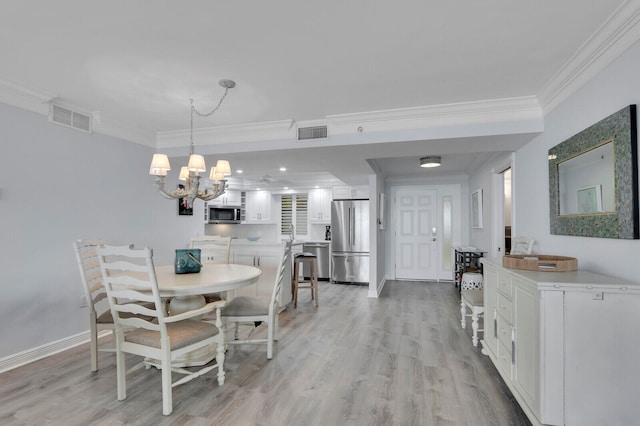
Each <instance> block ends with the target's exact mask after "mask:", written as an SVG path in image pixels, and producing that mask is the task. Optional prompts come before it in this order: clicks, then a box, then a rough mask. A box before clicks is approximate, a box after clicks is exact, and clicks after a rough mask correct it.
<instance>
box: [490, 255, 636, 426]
mask: <svg viewBox="0 0 640 426" xmlns="http://www.w3.org/2000/svg"><path fill="white" fill-rule="evenodd" d="M480 261H481V262H482V264H483V271H484V301H485V318H484V321H485V324H484V330H485V331H484V336H483V340H482V347H483V349H482V351H483V353H484V354H485V355H488V356H489V358H490V359H491V361H492V362H493V364H494V365H495V366H496V369H497V370H498V372H499V373H500V375H501V376H502V378H503V379H504V381H505V383H506V384H507V386H508V387H509V389H510V390H511V392H512V393H513V395H514V396H515V398H516V400H517V401H518V403H519V404H520V406H521V407H522V409H523V411H524V412H525V413H526V414H527V416H528V417H529V420H530V421H531V423H532V424H534V425H566V426H590V425H594V426H596V425H597V426H601V425H605V424H609V425H631V424H639V423H638V422H640V404H638V403H637V401H636V396H637V395H638V394H640V285H639V284H638V283H631V282H628V281H625V280H622V279H619V278H614V277H609V276H604V275H600V274H595V273H591V272H587V271H572V272H538V271H525V270H516V269H508V268H504V267H503V266H502V259H501V258H500V259H490V258H482V259H481V260H480Z"/></svg>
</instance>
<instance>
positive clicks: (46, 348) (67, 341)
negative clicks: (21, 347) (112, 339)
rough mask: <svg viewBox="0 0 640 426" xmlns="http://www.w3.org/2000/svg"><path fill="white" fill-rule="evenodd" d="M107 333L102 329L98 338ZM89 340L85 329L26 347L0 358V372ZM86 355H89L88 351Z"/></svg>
mask: <svg viewBox="0 0 640 426" xmlns="http://www.w3.org/2000/svg"><path fill="white" fill-rule="evenodd" d="M109 333H111V332H110V331H109V330H103V331H101V332H100V333H98V338H100V337H102V336H105V335H108V334H109ZM89 340H90V337H89V331H85V332H82V333H80V334H76V335H73V336H69V337H65V338H64V339H60V340H56V341H54V342H50V343H47V344H44V345H42V346H37V347H35V348H32V349H27V350H26V351H23V352H18V353H17V354H13V355H9V356H6V357H4V358H0V373H4V372H5V371H9V370H13V369H14V368H18V367H21V366H23V365H26V364H29V363H30V362H34V361H37V360H39V359H42V358H46V357H48V356H51V355H53V354H57V353H59V352H62V351H65V350H67V349H71V348H73V347H74V346H78V345H81V344H83V343H87V342H88V341H89ZM87 352H88V351H87ZM87 356H89V354H88V353H87Z"/></svg>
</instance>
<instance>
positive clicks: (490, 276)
mask: <svg viewBox="0 0 640 426" xmlns="http://www.w3.org/2000/svg"><path fill="white" fill-rule="evenodd" d="M497 284H498V271H497V270H496V269H495V268H493V267H491V266H488V265H485V266H484V333H483V339H484V343H483V348H486V349H487V350H489V351H491V354H492V355H495V354H496V351H497V346H496V345H497V337H498V334H497V333H498V330H497V312H496V301H497V297H498V296H497Z"/></svg>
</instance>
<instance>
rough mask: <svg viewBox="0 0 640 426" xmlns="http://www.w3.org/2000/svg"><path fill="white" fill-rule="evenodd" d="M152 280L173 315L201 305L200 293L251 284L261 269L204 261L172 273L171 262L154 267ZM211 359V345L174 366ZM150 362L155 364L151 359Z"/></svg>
mask: <svg viewBox="0 0 640 426" xmlns="http://www.w3.org/2000/svg"><path fill="white" fill-rule="evenodd" d="M155 271H156V280H157V282H158V289H159V291H160V297H162V298H166V299H169V314H170V315H172V314H173V315H175V314H178V313H181V312H186V311H189V310H192V309H198V308H201V307H202V306H204V305H205V300H204V297H203V296H202V295H203V294H209V293H220V292H224V291H230V290H235V289H238V288H241V287H245V286H249V285H251V284H255V283H256V282H257V281H258V279H259V278H260V274H262V271H261V270H260V269H258V268H256V267H254V266H249V265H238V264H233V263H230V264H218V263H205V264H204V266H203V267H202V268H201V269H200V272H198V273H194V274H176V273H175V270H174V266H173V265H167V266H157V267H156V268H155ZM213 358H215V347H212V348H210V350H205V351H199V352H195V353H191V354H188V355H186V356H185V358H184V359H180V360H175V361H174V362H173V363H172V364H173V365H174V366H176V367H189V366H199V365H204V364H207V363H208V362H209V361H211V360H212V359H213ZM149 364H151V365H155V364H154V363H153V362H152V361H150V362H149Z"/></svg>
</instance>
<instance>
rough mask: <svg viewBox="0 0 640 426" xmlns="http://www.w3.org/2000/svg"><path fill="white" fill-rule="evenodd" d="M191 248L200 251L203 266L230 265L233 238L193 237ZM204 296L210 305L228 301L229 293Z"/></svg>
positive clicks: (215, 236) (214, 236)
mask: <svg viewBox="0 0 640 426" xmlns="http://www.w3.org/2000/svg"><path fill="white" fill-rule="evenodd" d="M191 248H199V249H200V261H201V262H202V263H203V265H206V264H207V263H229V260H230V256H231V237H221V236H217V235H204V236H198V237H191ZM203 296H204V299H205V301H206V302H207V303H208V302H214V301H216V300H224V299H226V298H227V293H226V292H222V293H211V294H203Z"/></svg>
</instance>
